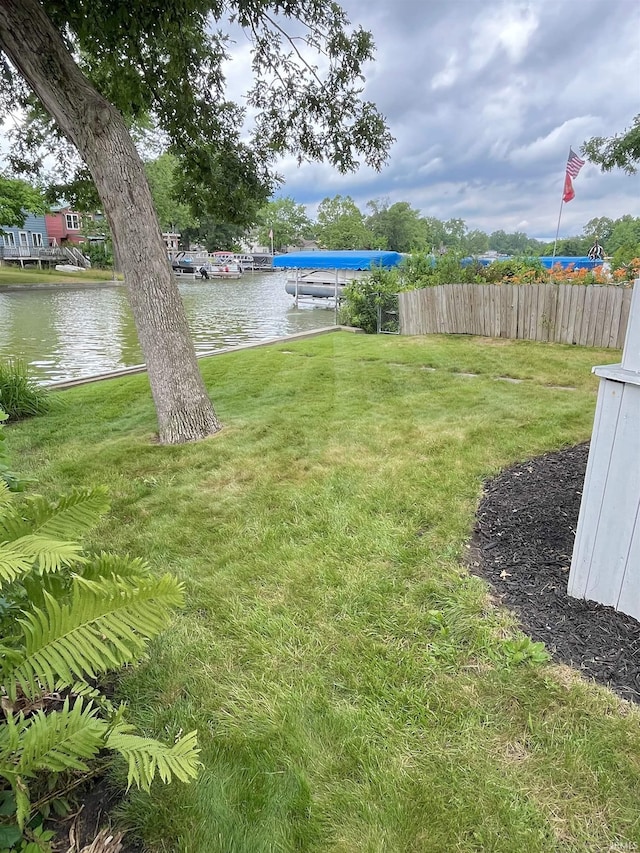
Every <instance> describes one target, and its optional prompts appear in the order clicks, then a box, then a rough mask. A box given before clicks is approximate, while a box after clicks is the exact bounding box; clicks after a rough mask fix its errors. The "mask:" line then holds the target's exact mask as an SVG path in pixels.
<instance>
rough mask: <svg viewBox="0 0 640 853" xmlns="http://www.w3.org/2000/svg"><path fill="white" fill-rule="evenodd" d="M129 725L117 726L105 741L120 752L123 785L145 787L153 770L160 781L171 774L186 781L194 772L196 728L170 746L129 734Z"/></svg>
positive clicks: (166, 779) (146, 787) (167, 780)
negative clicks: (125, 768) (124, 771)
mask: <svg viewBox="0 0 640 853" xmlns="http://www.w3.org/2000/svg"><path fill="white" fill-rule="evenodd" d="M129 729H130V726H118V727H116V728H115V729H114V730H113V731H112V732H111V733H110V734H109V736H108V737H107V742H106V745H107V746H108V747H109V748H110V749H114V750H116V751H117V752H119V753H121V755H123V756H124V757H125V758H126V760H127V763H128V772H127V788H130V787H131V785H132V784H135V785H137V787H138V788H143V789H144V790H145V791H148V790H149V788H150V786H151V782H152V781H153V779H154V777H155V776H156V774H158V775H159V776H160V778H161V779H162V781H163V782H170V781H171V779H172V778H173V777H174V776H175V777H176V779H180V781H182V782H190V781H191V780H192V779H195V778H196V776H197V775H198V768H199V767H200V761H199V759H198V755H199V753H200V750H199V749H198V742H197V732H189V734H187V735H184V737H182V738H180V740H178V741H177V742H176V743H175V744H174V745H173V746H165V744H163V743H160V741H157V740H153V739H152V738H145V737H141V736H140V735H133V734H129Z"/></svg>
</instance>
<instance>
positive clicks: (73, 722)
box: [16, 697, 108, 777]
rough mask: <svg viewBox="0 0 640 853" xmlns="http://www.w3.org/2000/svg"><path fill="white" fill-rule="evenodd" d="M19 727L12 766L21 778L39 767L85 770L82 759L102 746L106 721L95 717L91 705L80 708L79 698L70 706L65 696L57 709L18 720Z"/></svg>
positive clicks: (106, 727)
mask: <svg viewBox="0 0 640 853" xmlns="http://www.w3.org/2000/svg"><path fill="white" fill-rule="evenodd" d="M19 727H20V728H21V730H22V731H21V739H20V751H19V754H18V756H17V762H16V769H17V772H18V773H19V774H20V775H21V776H23V777H30V776H35V775H36V773H37V772H39V771H42V770H49V771H52V772H57V773H59V772H61V771H63V770H81V771H87V770H88V766H87V764H86V761H87V760H88V759H90V758H94V757H95V756H96V755H97V753H98V752H99V750H100V749H101V748H102V747H103V745H104V738H105V735H106V732H107V730H108V724H107V723H106V722H105V721H104V720H100V719H98V718H97V717H96V709H95V708H94V707H93V705H92V704H91V703H89V704H88V705H87V706H86V707H83V700H82V698H80V697H78V699H76V701H75V703H74V705H73V707H72V708H70V707H69V698H68V697H67V699H65V702H64V705H63V707H62V709H61V710H59V711H51V712H49V713H48V714H45V713H44V712H43V711H37V712H36V713H35V714H34V715H33V716H31V717H29V718H28V719H27V720H24V719H21V720H20V722H19Z"/></svg>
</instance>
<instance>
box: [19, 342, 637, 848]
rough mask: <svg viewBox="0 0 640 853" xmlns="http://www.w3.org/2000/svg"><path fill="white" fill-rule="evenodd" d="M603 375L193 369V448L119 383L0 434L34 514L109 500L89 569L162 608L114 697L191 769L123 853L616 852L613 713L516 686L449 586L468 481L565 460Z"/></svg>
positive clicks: (90, 389) (305, 356)
mask: <svg viewBox="0 0 640 853" xmlns="http://www.w3.org/2000/svg"><path fill="white" fill-rule="evenodd" d="M618 358H619V353H617V352H612V351H610V350H609V351H598V350H587V349H582V348H578V347H573V348H572V347H568V346H559V345H551V344H535V343H530V342H524V341H503V340H500V341H496V340H489V339H482V338H469V337H448V338H445V337H429V338H398V337H382V336H378V337H369V336H356V335H351V334H346V333H334V334H330V335H325V336H322V337H318V338H314V339H310V340H305V341H298V342H296V343H289V342H285V343H282V344H277V345H274V346H271V347H267V348H259V349H255V350H246V351H241V352H237V353H232V354H227V355H223V356H218V357H215V358H212V359H208V360H206V361H203V362H202V369H203V373H204V376H205V379H206V382H207V385H208V387H209V389H210V391H211V395H212V398H213V400H214V402H215V404H216V409H217V412H218V414H219V416H220V417H221V419H222V420H223V422H224V424H225V427H224V430H223V431H222V432H221V433H220V434H219V435H218V436H216V437H215V438H213V439H210V440H208V441H204V442H200V443H198V444H194V445H188V446H181V447H160V446H158V445H156V444H154V442H153V436H154V429H155V421H154V412H153V408H152V405H151V401H150V396H149V392H148V384H147V380H146V377H145V376H134V377H129V378H126V379H121V380H111V381H108V382H102V383H97V384H93V385H89V386H86V387H83V388H78V389H73V390H71V391H67V392H64V393H63V394H60V395H59V397H60V399H61V401H63V405H60V406H58V407H56V409H55V410H54V411H53V412H52V413H50V414H48V415H46V416H43V417H40V418H37V419H34V420H32V421H31V422H25V423H23V424H20V425H18V426H16V427H13V428H10V429H8V430H7V439H8V441H7V444H8V445H9V448H10V449H11V451H12V455H13V467H14V468H15V469H17V470H20V471H21V472H23V473H27V474H31V475H33V476H36V477H37V479H38V488H39V490H40V491H43V492H46V493H47V494H55V493H58V492H60V491H64V490H68V489H69V488H70V487H72V486H73V485H75V484H101V483H104V484H107V485H108V486H109V488H110V491H111V496H112V512H111V515H110V517H109V518H108V519H106V520H105V521H104V522H103V523H102V524H101V525H100V527H99V528H97V529H96V531H95V532H94V533H93V534H92V537H91V545H92V546H95V547H100V548H110V549H113V550H116V551H119V552H121V553H124V552H129V553H131V554H133V555H144V556H145V557H146V558H147V559H148V560H149V561H150V562H151V564H152V565H153V566H154V567H156V568H157V570H158V571H159V572H162V571H166V570H167V569H168V570H170V571H172V572H174V573H175V574H176V575H177V576H178V577H179V578H180V579H181V580H182V581H183V582H184V583H185V585H186V588H187V602H188V603H187V607H186V610H185V612H184V613H182V614H180V615H179V616H178V618H177V619H176V622H175V623H174V624H173V625H172V627H171V628H170V630H168V631H167V633H166V634H165V635H164V636H163V637H162V638H160V639H159V640H158V641H157V642H156V643H155V644H154V646H153V653H152V655H151V657H150V659H149V660H148V661H147V662H145V663H144V664H143V665H141V666H139V667H138V668H137V669H135V670H134V671H130V672H128V673H127V674H126V675H125V677H124V678H123V680H122V682H121V686H120V690H121V695H122V696H123V697H124V698H126V699H127V701H128V702H129V704H130V716H131V719H132V720H133V721H134V722H136V723H137V724H139V725H140V726H141V727H142V729H143V730H144V731H145V732H146V733H148V734H150V735H155V736H158V737H162V738H165V739H169V740H170V739H172V738H173V737H175V736H176V735H177V734H178V733H179V732H185V731H190V730H191V729H193V728H197V729H198V732H199V740H200V745H201V747H202V755H201V757H202V761H203V764H204V766H203V769H202V772H201V774H200V777H199V779H198V781H197V782H196V783H194V784H192V785H189V786H183V785H180V784H178V785H173V786H171V787H166V788H165V787H163V786H162V785H160V784H158V785H157V786H154V788H153V790H152V793H151V795H150V796H147V795H143V794H138V793H135V794H133V795H132V797H131V799H130V803H129V805H128V807H127V809H126V816H127V819H128V820H129V822H130V823H131V825H132V827H133V828H134V830H135V831H136V832H137V833H139V834H140V835H141V836H142V837H143V838H144V840H145V844H146V845H147V849H149V850H152V851H166V853H168V852H169V851H183V853H267V851H268V853H276V851H278V852H279V851H286V853H289V851H290V853H300V851H304V853H320V851H323V853H324V851H332V853H351V852H352V851H354V852H355V851H357V853H453V851H513V853H522V851H527V852H528V851H540V853H548V851H567V853H568V852H569V851H593V853H600V851H607V850H622V849H624V850H634V849H637V848H640V807H639V803H640V726H639V722H640V714H639V713H638V710H637V709H636V708H634V707H631V706H629V705H627V704H626V703H624V702H622V701H620V700H618V699H617V698H616V697H615V696H614V695H613V694H611V693H610V692H608V691H607V690H606V689H604V688H600V687H597V686H595V685H591V684H588V683H586V682H584V681H582V680H581V679H580V678H579V677H577V676H576V675H574V674H572V673H571V671H570V670H569V669H568V668H566V667H557V666H554V665H551V664H539V663H538V664H536V663H534V662H525V663H516V662H515V660H514V657H513V654H512V653H511V649H512V645H510V644H509V640H510V639H513V638H514V637H518V636H519V633H518V627H517V624H516V623H515V621H514V619H513V618H511V617H510V616H509V615H508V614H507V613H506V612H504V611H502V610H501V609H499V608H497V607H496V606H495V605H494V604H493V602H492V600H491V597H490V595H489V592H488V588H487V587H486V585H485V584H484V583H483V582H481V581H480V580H479V579H477V578H474V577H471V576H469V574H468V573H467V571H466V570H465V569H464V567H463V560H464V555H465V545H466V543H467V541H468V538H469V534H470V532H471V529H472V526H473V520H474V512H475V509H476V506H477V503H478V500H479V497H480V494H481V490H482V483H483V480H484V479H485V478H487V477H490V476H491V475H493V474H495V473H496V472H497V471H499V470H500V469H501V468H502V467H505V466H508V465H510V464H512V463H514V462H516V461H518V460H523V459H526V458H528V457H532V456H536V455H538V454H541V453H544V452H546V451H549V450H556V449H559V448H561V447H563V446H567V445H572V444H574V443H576V442H580V441H584V440H585V439H587V438H589V435H590V432H591V426H592V420H593V413H594V408H595V399H596V397H595V392H596V388H597V384H596V382H597V380H596V379H595V378H594V377H593V376H592V375H591V372H590V371H591V366H592V365H594V364H603V363H608V362H614V361H616V360H618ZM463 374H476V375H474V376H470V375H463ZM505 377H507V378H512V379H522V380H524V381H522V382H520V383H512V382H506V381H501V379H504V378H505ZM569 389H573V390H569ZM625 845H626V846H625Z"/></svg>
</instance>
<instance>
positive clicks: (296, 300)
mask: <svg viewBox="0 0 640 853" xmlns="http://www.w3.org/2000/svg"><path fill="white" fill-rule="evenodd" d="M299 272H300V271H299V269H298V267H296V298H295V302H294V305H295V306H296V308H297V307H298V274H299Z"/></svg>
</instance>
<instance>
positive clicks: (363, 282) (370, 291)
mask: <svg viewBox="0 0 640 853" xmlns="http://www.w3.org/2000/svg"><path fill="white" fill-rule="evenodd" d="M401 289H402V288H401V287H400V284H399V281H398V273H397V271H396V270H385V269H382V268H380V267H377V268H375V269H373V270H372V271H371V274H370V275H368V276H367V277H366V278H362V279H357V280H356V281H353V282H351V283H350V284H349V285H347V287H345V292H344V297H345V298H344V301H343V303H342V307H341V309H340V322H341V323H344V325H346V326H355V327H356V328H359V329H364V331H365V332H367V333H368V334H375V333H376V332H377V331H378V314H379V311H380V310H382V311H383V312H386V311H394V310H397V302H398V300H397V294H398V291H399V290H401Z"/></svg>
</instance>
